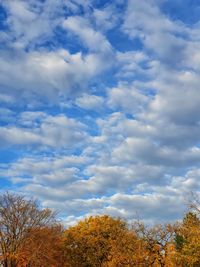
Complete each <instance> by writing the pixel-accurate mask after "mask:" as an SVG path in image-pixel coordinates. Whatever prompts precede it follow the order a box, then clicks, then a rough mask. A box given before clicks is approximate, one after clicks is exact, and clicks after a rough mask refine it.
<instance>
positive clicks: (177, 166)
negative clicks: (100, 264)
mask: <svg viewBox="0 0 200 267" xmlns="http://www.w3.org/2000/svg"><path fill="white" fill-rule="evenodd" d="M199 11H200V3H199V1H192V0H187V1H180V0H163V1H161V0H143V1H141V0H129V1H123V0H115V1H89V0H85V1H83V0H68V1H64V0H58V1H54V0H43V1H39V0H37V1H36V0H26V1H22V0H2V1H1V4H0V39H1V42H0V175H1V179H0V186H1V191H2V192H5V191H7V190H10V191H14V192H18V193H22V194H26V195H27V196H30V197H33V196H34V197H36V198H38V199H39V200H40V202H41V205H43V206H48V207H51V208H55V209H57V210H59V211H60V214H61V215H60V216H62V218H63V220H64V221H65V223H66V224H70V223H73V222H74V221H76V220H77V219H81V218H83V217H85V216H88V215H94V214H110V215H112V216H121V217H123V218H125V219H128V220H131V219H134V218H138V217H139V218H140V219H143V220H144V221H145V222H147V223H151V222H158V221H159V222H161V221H166V220H168V221H173V220H176V219H179V218H180V217H181V216H182V215H183V213H184V212H185V210H186V203H187V199H188V197H189V195H190V193H191V192H192V191H193V192H197V193H198V192H199V186H200V182H199V177H200V93H199V84H200V75H199V72H200V52H199V51H200V38H199V36H200V23H199V19H200V18H199V16H200V15H199V14H200V12H199Z"/></svg>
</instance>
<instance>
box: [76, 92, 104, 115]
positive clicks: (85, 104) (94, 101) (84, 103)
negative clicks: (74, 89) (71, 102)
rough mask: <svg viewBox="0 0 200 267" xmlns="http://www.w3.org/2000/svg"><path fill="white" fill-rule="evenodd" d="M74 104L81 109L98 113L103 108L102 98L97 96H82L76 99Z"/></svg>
mask: <svg viewBox="0 0 200 267" xmlns="http://www.w3.org/2000/svg"><path fill="white" fill-rule="evenodd" d="M75 103H76V105H77V106H79V107H81V108H83V109H89V110H90V109H94V110H96V111H98V110H99V109H102V108H103V105H104V98H103V97H101V96H97V95H89V94H83V95H82V96H80V97H78V98H77V99H76V101H75Z"/></svg>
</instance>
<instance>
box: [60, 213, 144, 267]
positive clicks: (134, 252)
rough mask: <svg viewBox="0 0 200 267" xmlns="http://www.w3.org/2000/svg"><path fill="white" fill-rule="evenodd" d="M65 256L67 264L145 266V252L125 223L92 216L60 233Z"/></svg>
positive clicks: (119, 220)
mask: <svg viewBox="0 0 200 267" xmlns="http://www.w3.org/2000/svg"><path fill="white" fill-rule="evenodd" d="M64 251H65V259H66V262H67V263H68V266H70V267H77V266H79V267H86V266H87V267H103V266H105V267H106V266H107V267H117V266H124V267H125V266H127V267H128V266H129V267H131V266H141V267H142V266H146V265H144V264H145V256H146V255H145V251H144V246H143V244H142V242H141V241H140V240H139V239H137V237H136V234H135V233H134V232H133V231H130V230H129V229H128V226H127V224H126V222H124V221H123V220H121V219H115V218H112V217H110V216H96V217H90V218H88V219H85V220H84V221H81V222H79V223H78V224H77V225H76V226H73V227H70V228H69V229H68V230H66V231H65V233H64Z"/></svg>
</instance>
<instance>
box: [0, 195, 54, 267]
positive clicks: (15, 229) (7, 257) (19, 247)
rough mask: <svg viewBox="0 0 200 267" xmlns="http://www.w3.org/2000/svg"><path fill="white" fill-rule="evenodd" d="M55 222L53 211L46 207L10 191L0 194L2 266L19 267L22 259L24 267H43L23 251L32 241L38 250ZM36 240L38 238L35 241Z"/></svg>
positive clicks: (44, 243)
mask: <svg viewBox="0 0 200 267" xmlns="http://www.w3.org/2000/svg"><path fill="white" fill-rule="evenodd" d="M55 225H56V221H55V214H54V213H53V212H52V211H51V210H50V209H40V208H39V205H38V204H37V202H35V201H33V200H26V199H25V198H24V197H23V196H20V195H16V194H10V193H5V194H4V195H2V196H0V261H1V263H2V265H3V266H4V267H16V266H22V265H19V264H20V262H22V261H24V262H25V263H26V266H43V265H39V264H38V265H34V264H32V263H31V261H29V259H30V257H28V253H27V251H28V249H33V247H36V244H37V246H38V248H39V249H40V250H41V251H42V249H43V248H44V247H45V246H46V244H47V243H48V240H51V237H50V236H51V233H52V232H51V233H50V232H48V231H49V229H52V227H54V226H55ZM47 232H48V234H47ZM47 235H48V238H49V239H47ZM54 235H55V234H54ZM36 236H37V237H39V238H36ZM34 239H35V241H34ZM36 239H38V240H37V242H36ZM46 242H47V243H46ZM33 244H34V245H33ZM32 245H33V246H32ZM33 250H34V249H33ZM34 251H35V250H34ZM49 266H50V265H49Z"/></svg>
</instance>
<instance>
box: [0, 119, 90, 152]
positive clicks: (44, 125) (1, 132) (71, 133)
mask: <svg viewBox="0 0 200 267" xmlns="http://www.w3.org/2000/svg"><path fill="white" fill-rule="evenodd" d="M37 116H38V114H37ZM25 124H26V126H27V123H25ZM28 124H29V126H30V124H31V123H30V121H29V123H28ZM32 124H33V125H31V126H32V127H30V128H24V127H16V126H12V125H11V126H3V127H1V128H0V136H1V146H3V147H5V146H11V145H26V146H33V145H36V146H43V147H45V146H47V147H53V148H57V149H60V148H73V146H75V147H76V146H77V145H81V144H82V143H83V141H84V142H86V139H87V133H86V131H85V130H86V129H85V125H84V124H82V123H80V122H78V121H76V120H75V119H70V118H67V117H66V116H64V115H62V114H61V115H59V116H54V117H53V116H47V117H45V118H44V119H43V120H42V119H41V122H40V124H39V125H37V124H36V125H34V123H32Z"/></svg>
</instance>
